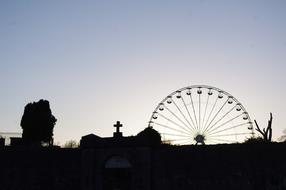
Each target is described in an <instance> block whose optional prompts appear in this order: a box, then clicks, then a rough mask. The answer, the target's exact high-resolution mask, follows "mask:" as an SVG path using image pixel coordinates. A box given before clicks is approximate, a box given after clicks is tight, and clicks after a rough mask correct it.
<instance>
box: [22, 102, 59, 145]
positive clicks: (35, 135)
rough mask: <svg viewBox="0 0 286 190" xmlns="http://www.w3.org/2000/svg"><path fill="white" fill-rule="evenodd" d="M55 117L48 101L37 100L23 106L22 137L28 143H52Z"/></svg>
mask: <svg viewBox="0 0 286 190" xmlns="http://www.w3.org/2000/svg"><path fill="white" fill-rule="evenodd" d="M56 121H57V119H56V118H55V117H54V116H53V115H52V111H51V109H50V104H49V101H47V100H39V101H38V102H33V103H29V104H27V105H26V106H25V109H24V114H23V116H22V120H21V127H22V129H23V134H22V138H23V140H24V141H25V142H29V143H42V142H44V143H48V144H49V145H51V144H53V130H54V126H55V124H56Z"/></svg>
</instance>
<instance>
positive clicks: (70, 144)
mask: <svg viewBox="0 0 286 190" xmlns="http://www.w3.org/2000/svg"><path fill="white" fill-rule="evenodd" d="M63 147H64V148H77V147H79V143H78V142H77V141H76V140H69V141H67V142H66V143H65V144H64V146H63Z"/></svg>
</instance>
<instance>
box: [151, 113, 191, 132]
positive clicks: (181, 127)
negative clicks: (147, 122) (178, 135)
mask: <svg viewBox="0 0 286 190" xmlns="http://www.w3.org/2000/svg"><path fill="white" fill-rule="evenodd" d="M158 115H159V116H161V117H162V118H164V119H166V120H167V121H169V122H171V123H173V124H174V125H176V126H178V127H179V128H180V129H182V130H183V131H185V133H187V134H191V131H189V130H186V129H185V128H184V127H183V126H181V125H180V124H178V123H176V122H175V121H173V120H171V119H169V118H167V117H166V116H164V115H163V114H160V113H158ZM153 123H154V124H157V125H159V123H157V122H153ZM160 125H161V126H167V125H163V124H160ZM166 128H167V127H166ZM169 128H172V127H169ZM172 129H173V130H177V129H174V128H172ZM178 131H181V130H178Z"/></svg>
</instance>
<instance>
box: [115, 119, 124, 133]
mask: <svg viewBox="0 0 286 190" xmlns="http://www.w3.org/2000/svg"><path fill="white" fill-rule="evenodd" d="M113 126H114V127H116V133H120V127H122V124H121V123H120V121H117V122H116V124H114V125H113Z"/></svg>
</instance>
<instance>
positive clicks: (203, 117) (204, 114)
mask: <svg viewBox="0 0 286 190" xmlns="http://www.w3.org/2000/svg"><path fill="white" fill-rule="evenodd" d="M207 97H208V98H207V103H206V106H205V111H204V116H203V121H202V127H203V126H204V121H205V117H206V113H207V108H208V105H209V99H210V96H209V95H208V96H207Z"/></svg>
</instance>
